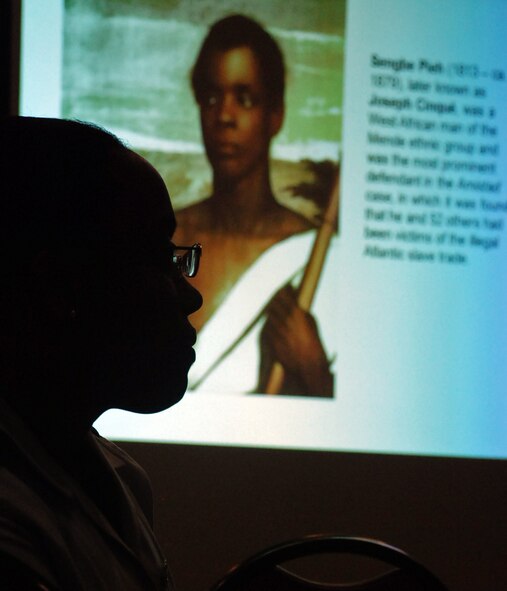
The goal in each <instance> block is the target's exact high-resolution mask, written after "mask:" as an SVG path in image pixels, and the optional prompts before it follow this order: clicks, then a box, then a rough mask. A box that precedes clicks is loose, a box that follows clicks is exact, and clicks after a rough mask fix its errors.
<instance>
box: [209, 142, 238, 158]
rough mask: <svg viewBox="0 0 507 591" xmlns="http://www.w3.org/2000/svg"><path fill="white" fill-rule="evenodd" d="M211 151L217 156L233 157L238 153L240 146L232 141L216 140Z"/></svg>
mask: <svg viewBox="0 0 507 591" xmlns="http://www.w3.org/2000/svg"><path fill="white" fill-rule="evenodd" d="M213 151H214V153H215V155H216V156H217V157H218V158H235V157H236V156H238V155H239V153H240V148H239V146H238V144H236V143H234V142H216V144H215V145H214V148H213Z"/></svg>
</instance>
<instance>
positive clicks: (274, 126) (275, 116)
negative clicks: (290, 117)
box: [269, 102, 285, 138]
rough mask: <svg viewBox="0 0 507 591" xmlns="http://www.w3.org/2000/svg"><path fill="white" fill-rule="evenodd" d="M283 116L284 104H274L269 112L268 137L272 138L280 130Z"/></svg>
mask: <svg viewBox="0 0 507 591" xmlns="http://www.w3.org/2000/svg"><path fill="white" fill-rule="evenodd" d="M284 118H285V105H284V103H283V102H280V103H279V104H278V105H275V106H274V107H273V108H272V109H271V111H270V114H269V137H270V138H273V137H275V135H276V134H277V133H278V132H279V131H280V129H281V128H282V125H283V120H284Z"/></svg>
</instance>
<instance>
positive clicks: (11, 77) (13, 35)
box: [0, 0, 20, 115]
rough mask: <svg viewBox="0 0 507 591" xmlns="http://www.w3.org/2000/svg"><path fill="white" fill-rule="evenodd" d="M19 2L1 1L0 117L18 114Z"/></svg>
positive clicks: (17, 0)
mask: <svg viewBox="0 0 507 591" xmlns="http://www.w3.org/2000/svg"><path fill="white" fill-rule="evenodd" d="M19 22H20V6H19V0H0V115H12V114H15V113H16V112H17V104H18V80H19V34H18V31H19Z"/></svg>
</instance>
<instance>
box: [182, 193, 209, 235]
mask: <svg viewBox="0 0 507 591" xmlns="http://www.w3.org/2000/svg"><path fill="white" fill-rule="evenodd" d="M215 213H216V212H215V210H214V208H213V207H212V206H211V204H210V200H209V198H207V199H203V200H202V201H199V202H198V203H194V204H192V205H189V206H188V207H184V208H182V209H178V210H177V211H176V214H175V215H176V220H177V222H178V226H180V227H184V228H192V229H194V230H206V229H208V228H210V227H212V226H213V223H214V218H215Z"/></svg>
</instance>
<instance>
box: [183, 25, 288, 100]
mask: <svg viewBox="0 0 507 591" xmlns="http://www.w3.org/2000/svg"><path fill="white" fill-rule="evenodd" d="M238 47H248V48H249V49H251V51H252V52H253V54H254V55H255V57H256V58H257V60H258V62H259V69H260V74H261V78H262V82H263V84H264V87H265V89H266V92H267V95H268V100H269V102H270V105H271V106H273V107H280V106H282V105H283V102H284V94H285V64H284V59H283V55H282V52H281V50H280V47H279V46H278V43H277V42H276V41H275V40H274V39H273V37H272V36H271V35H270V34H269V33H268V32H267V31H266V30H265V29H264V28H263V27H262V26H261V25H260V24H259V23H258V22H257V21H255V20H254V19H252V18H250V17H247V16H244V15H241V14H234V15H231V16H227V17H225V18H223V19H220V20H219V21H217V22H216V23H214V24H213V25H212V26H211V28H210V29H209V31H208V34H207V36H206V38H205V39H204V41H203V44H202V46H201V49H200V50H199V54H198V55H197V59H196V61H195V64H194V67H193V68H192V73H191V81H192V89H193V92H194V97H195V100H196V101H197V102H198V103H200V102H201V99H202V97H203V94H204V92H205V91H206V90H207V87H208V81H207V71H208V63H209V59H210V56H211V54H212V53H213V52H215V51H219V52H225V51H228V50H230V49H236V48H238Z"/></svg>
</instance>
